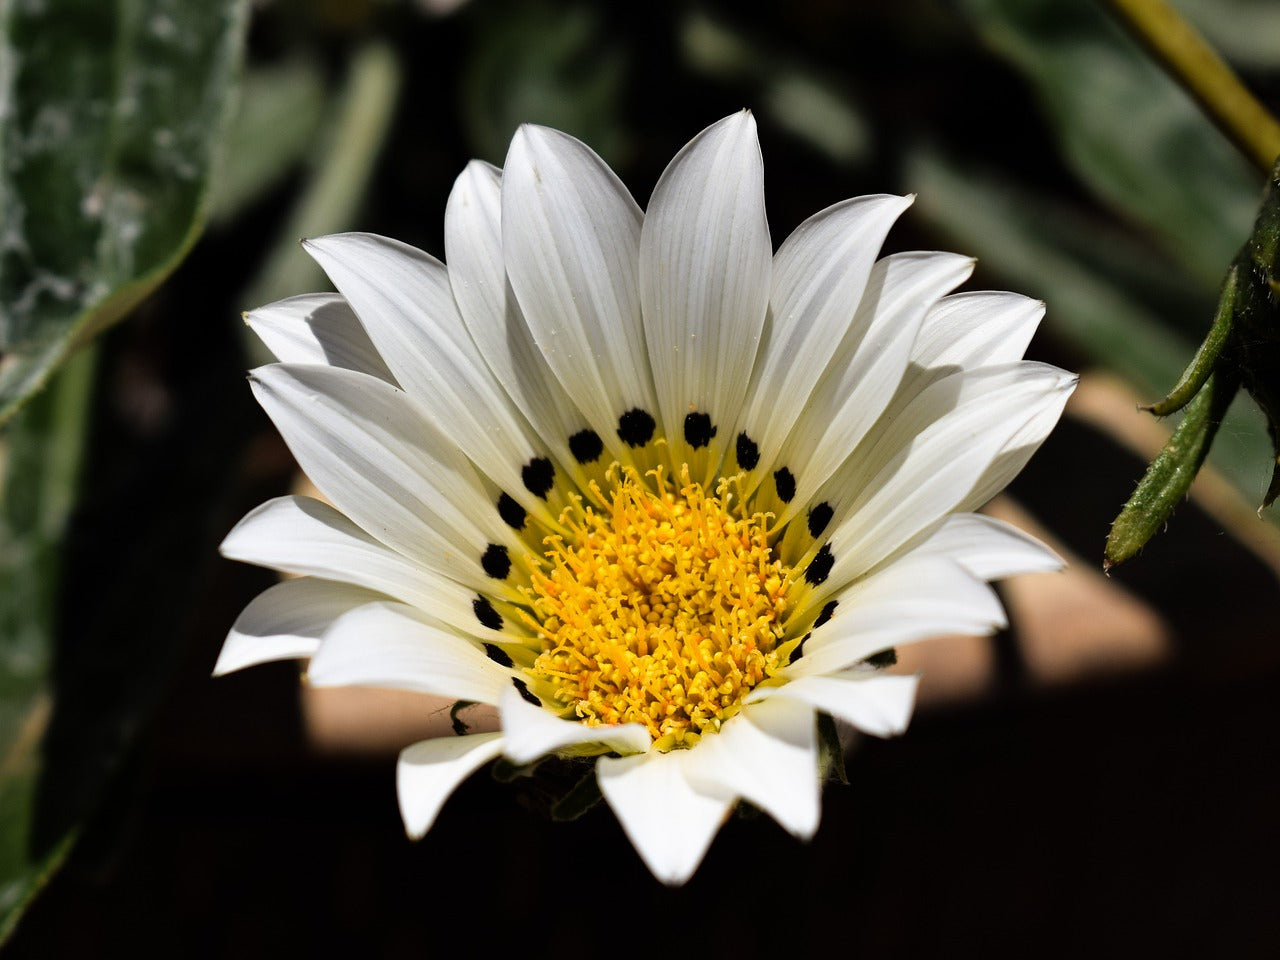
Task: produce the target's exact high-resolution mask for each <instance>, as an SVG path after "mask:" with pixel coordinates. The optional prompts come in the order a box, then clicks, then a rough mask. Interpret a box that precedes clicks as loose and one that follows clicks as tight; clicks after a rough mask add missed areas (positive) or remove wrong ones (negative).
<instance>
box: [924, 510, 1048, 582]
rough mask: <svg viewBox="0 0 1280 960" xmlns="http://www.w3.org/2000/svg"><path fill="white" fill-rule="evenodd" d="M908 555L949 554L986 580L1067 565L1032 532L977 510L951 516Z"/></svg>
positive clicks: (1040, 571)
mask: <svg viewBox="0 0 1280 960" xmlns="http://www.w3.org/2000/svg"><path fill="white" fill-rule="evenodd" d="M909 555H910V556H913V557H920V556H936V557H947V558H949V559H951V560H954V561H955V562H956V563H958V564H960V566H962V567H964V569H966V570H968V571H969V572H970V573H971V574H973V575H974V576H975V577H980V578H981V579H983V580H1001V579H1003V578H1005V577H1012V576H1016V575H1017V574H1020V573H1044V572H1047V571H1051V570H1061V569H1062V568H1063V567H1064V566H1066V562H1065V561H1064V560H1063V559H1062V558H1061V557H1059V556H1058V555H1057V554H1056V553H1054V552H1053V551H1052V550H1050V549H1049V548H1048V547H1046V546H1045V545H1044V544H1043V543H1041V542H1040V541H1039V540H1037V539H1036V538H1035V537H1033V536H1031V535H1030V534H1026V533H1023V532H1022V531H1021V530H1019V529H1018V528H1017V527H1015V526H1013V525H1011V524H1008V523H1005V522H1004V521H1003V520H996V519H993V518H992V517H984V516H982V515H981V514H977V513H958V514H955V515H954V516H950V517H948V518H947V519H946V521H945V522H944V523H943V524H942V526H940V527H939V528H938V529H937V530H936V531H935V532H934V533H933V534H932V536H930V537H929V538H928V539H927V540H925V541H924V542H923V543H921V544H920V546H918V547H916V548H914V549H913V550H912V551H911V553H910V554H909Z"/></svg>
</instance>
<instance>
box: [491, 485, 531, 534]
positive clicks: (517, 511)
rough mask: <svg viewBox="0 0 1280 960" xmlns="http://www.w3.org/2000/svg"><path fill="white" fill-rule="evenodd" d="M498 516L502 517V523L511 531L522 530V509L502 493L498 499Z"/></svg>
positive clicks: (523, 515) (508, 495)
mask: <svg viewBox="0 0 1280 960" xmlns="http://www.w3.org/2000/svg"><path fill="white" fill-rule="evenodd" d="M498 516H500V517H502V522H503V523H505V524H506V525H507V526H508V527H510V528H511V529H512V530H523V529H524V521H525V516H526V514H525V512H524V507H522V506H520V504H518V503H516V502H515V500H513V499H511V495H510V494H507V493H504V494H503V495H502V496H500V497H499V498H498Z"/></svg>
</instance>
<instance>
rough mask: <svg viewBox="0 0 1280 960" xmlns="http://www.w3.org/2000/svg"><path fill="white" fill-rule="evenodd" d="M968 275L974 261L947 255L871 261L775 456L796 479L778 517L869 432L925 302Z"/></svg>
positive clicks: (897, 376) (892, 387)
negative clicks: (845, 331)
mask: <svg viewBox="0 0 1280 960" xmlns="http://www.w3.org/2000/svg"><path fill="white" fill-rule="evenodd" d="M972 272H973V260H972V259H970V258H968V257H961V256H958V255H956V254H953V253H902V254H895V255H893V256H891V257H886V258H885V259H883V260H881V261H880V262H879V263H877V264H876V265H875V268H874V269H873V270H872V271H871V276H870V279H869V280H868V282H867V292H866V294H865V295H864V297H863V301H862V304H861V305H860V306H859V307H858V314H857V316H856V317H855V318H854V321H853V324H852V326H851V327H850V330H849V335H848V337H847V338H846V339H845V341H844V342H842V343H841V344H840V345H839V349H837V350H836V351H835V352H834V353H835V355H834V357H833V359H832V361H831V364H830V366H829V367H828V369H827V371H826V372H825V373H824V374H823V376H822V379H821V380H820V381H819V382H818V386H817V388H816V389H815V390H814V392H813V395H812V396H811V397H810V399H809V402H808V403H807V404H806V405H805V408H804V411H803V413H802V414H801V417H800V420H799V421H798V422H797V423H796V425H795V427H794V429H793V430H792V431H791V433H790V434H789V435H788V436H787V440H786V443H785V444H784V446H783V449H782V451H781V453H779V454H774V456H776V457H777V458H778V463H777V464H776V465H777V466H786V467H787V468H788V469H790V470H791V472H792V473H793V475H794V476H795V480H796V493H795V496H794V498H793V499H792V501H791V503H790V504H789V505H788V506H787V507H786V508H785V510H783V511H782V512H781V516H780V517H779V522H784V521H785V520H787V519H790V517H791V516H793V515H794V514H795V513H797V512H798V511H799V510H800V509H802V508H803V507H804V506H805V505H807V504H808V503H809V502H810V499H811V498H812V497H813V495H814V493H815V492H816V491H817V490H818V489H819V488H820V487H821V486H822V484H823V482H824V481H826V480H827V478H828V477H830V476H831V475H832V473H833V472H834V471H835V470H836V469H837V468H838V467H839V466H840V465H841V464H842V463H844V462H845V460H846V459H847V458H848V456H849V454H850V452H851V451H852V450H853V449H854V448H855V447H856V446H857V445H858V443H859V442H860V441H861V440H862V439H863V437H864V436H866V435H867V432H868V431H869V430H870V429H871V427H872V425H873V424H874V423H875V422H876V419H877V418H878V417H879V416H880V414H881V412H882V411H883V410H884V409H885V407H886V406H888V404H889V403H890V401H891V400H892V399H893V397H894V395H895V392H896V391H897V389H898V385H899V383H900V382H901V380H902V376H903V372H904V371H905V370H906V369H907V362H908V358H909V356H910V352H911V347H912V344H913V343H914V342H915V339H916V333H917V331H918V330H919V329H920V324H921V323H922V322H923V320H924V316H925V312H926V311H927V310H928V308H929V306H930V304H932V303H934V302H935V301H936V300H937V299H938V298H939V297H940V296H942V295H943V294H944V293H946V292H947V291H948V290H950V289H952V288H953V287H955V286H956V285H957V284H959V283H962V282H964V280H965V279H966V278H967V277H968V276H969V274H970V273H972ZM779 389H786V387H785V385H783V386H781V387H780V388H779ZM762 453H764V455H765V456H766V457H767V456H769V453H768V452H767V451H762ZM847 489H856V488H847Z"/></svg>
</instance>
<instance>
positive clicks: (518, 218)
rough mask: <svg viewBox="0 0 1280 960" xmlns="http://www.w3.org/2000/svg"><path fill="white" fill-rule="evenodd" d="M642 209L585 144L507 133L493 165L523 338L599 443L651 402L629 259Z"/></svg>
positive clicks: (614, 445) (528, 132)
mask: <svg viewBox="0 0 1280 960" xmlns="http://www.w3.org/2000/svg"><path fill="white" fill-rule="evenodd" d="M642 219H643V215H642V214H641V212H640V208H639V207H638V206H637V205H636V202H635V201H634V200H633V199H632V198H631V195H630V194H629V193H628V192H627V189H626V187H624V186H623V185H622V183H621V182H620V181H619V180H618V178H617V177H616V176H615V175H614V173H613V171H612V170H610V169H609V168H608V166H606V165H605V163H604V161H603V160H601V159H600V158H599V157H598V156H596V154H595V153H594V152H593V151H592V150H591V148H590V147H587V146H586V145H585V144H583V143H580V142H579V141H577V140H575V139H574V138H573V137H570V136H568V135H567V134H563V133H560V132H558V131H556V130H549V129H547V128H545V127H535V126H531V125H525V126H522V127H521V128H520V129H519V130H517V131H516V135H515V137H513V138H512V140H511V147H510V149H509V150H508V152H507V159H506V163H505V165H504V166H503V170H502V252H503V256H504V259H505V262H506V268H507V275H508V277H509V278H510V280H511V288H512V289H513V290H514V291H515V295H516V298H517V300H519V303H520V308H521V310H522V311H523V313H524V317H525V320H526V322H527V323H528V325H529V329H530V330H531V331H532V333H533V339H534V341H535V342H536V343H537V345H538V348H539V350H541V352H542V354H543V356H544V357H545V358H546V362H547V364H548V365H549V366H550V367H551V369H552V370H554V371H555V374H556V376H557V377H558V378H559V380H560V383H561V384H563V386H564V388H565V390H566V392H568V394H569V395H570V396H571V397H572V398H573V399H574V401H575V403H576V404H577V405H578V407H579V409H580V410H581V411H582V412H583V414H584V415H586V417H587V418H588V419H589V420H590V421H591V424H592V426H593V427H594V428H595V430H596V432H597V433H598V434H599V435H600V438H601V439H602V440H603V441H604V443H605V444H606V445H607V446H608V447H609V448H610V449H611V450H614V451H615V455H616V454H617V453H618V452H619V451H621V450H622V447H621V446H620V443H621V441H620V440H619V438H618V436H617V425H618V417H619V416H620V415H621V414H622V413H624V412H625V411H627V410H630V409H632V408H633V407H640V408H642V409H643V408H650V407H652V405H653V385H652V380H651V378H650V375H649V361H648V354H647V352H646V350H645V344H644V333H643V324H642V322H641V317H640V296H639V292H638V290H637V286H636V285H637V258H638V250H639V244H640V223H641V220H642Z"/></svg>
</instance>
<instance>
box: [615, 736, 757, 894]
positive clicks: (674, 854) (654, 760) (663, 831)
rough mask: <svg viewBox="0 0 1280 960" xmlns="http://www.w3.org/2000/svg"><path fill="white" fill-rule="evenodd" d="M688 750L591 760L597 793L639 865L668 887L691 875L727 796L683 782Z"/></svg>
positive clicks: (727, 801)
mask: <svg viewBox="0 0 1280 960" xmlns="http://www.w3.org/2000/svg"><path fill="white" fill-rule="evenodd" d="M693 754H694V751H692V750H672V751H671V752H670V753H659V752H658V751H656V750H652V751H650V752H649V753H646V754H642V755H640V756H634V757H621V758H614V757H601V758H600V759H599V760H598V761H596V779H597V780H598V781H599V783H600V792H601V793H602V794H604V798H605V800H607V801H608V803H609V807H610V808H611V809H612V810H613V812H614V815H615V816H617V818H618V821H619V822H620V823H621V824H622V829H623V830H624V831H625V832H626V834H627V838H628V839H629V840H630V841H631V843H632V845H633V846H634V847H635V848H636V850H637V851H638V852H639V854H640V856H641V858H642V859H643V860H644V862H645V866H647V867H648V868H649V870H650V871H651V872H652V873H653V875H654V876H655V877H657V878H658V879H659V880H661V881H662V882H663V883H665V884H667V885H669V886H679V885H680V884H682V883H684V882H685V881H686V880H688V879H689V878H690V877H691V876H693V872H694V871H695V870H697V869H698V864H700V863H701V862H702V858H703V857H704V856H706V853H707V848H708V847H710V846H711V841H712V840H713V839H714V838H715V835H716V831H717V830H719V829H720V825H721V824H722V823H724V820H725V817H726V816H728V814H729V810H730V808H731V807H732V806H733V797H732V796H730V795H729V794H727V793H723V792H718V791H717V792H714V793H711V794H706V793H702V792H700V791H698V790H696V789H694V788H693V787H692V786H691V785H690V784H689V778H688V776H687V770H688V768H689V767H690V765H691V764H692V763H696V760H695V759H694V758H693Z"/></svg>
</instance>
